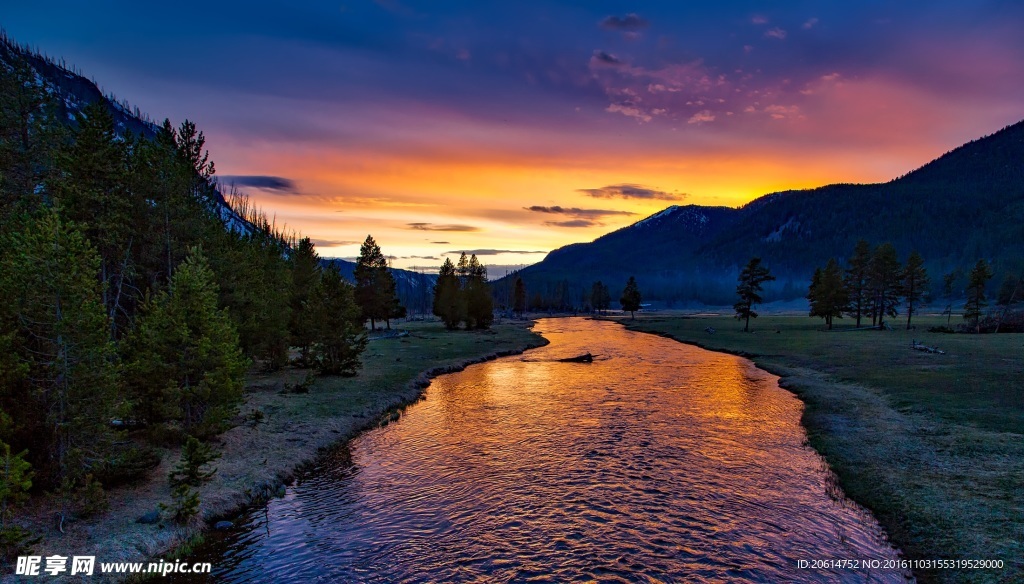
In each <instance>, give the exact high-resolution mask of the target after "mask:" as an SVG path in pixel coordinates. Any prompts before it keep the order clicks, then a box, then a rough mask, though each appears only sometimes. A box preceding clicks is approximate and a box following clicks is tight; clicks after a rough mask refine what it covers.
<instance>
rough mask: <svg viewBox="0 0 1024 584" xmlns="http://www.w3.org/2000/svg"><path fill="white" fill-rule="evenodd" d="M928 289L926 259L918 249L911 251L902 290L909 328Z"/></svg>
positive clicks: (905, 268) (904, 272)
mask: <svg viewBox="0 0 1024 584" xmlns="http://www.w3.org/2000/svg"><path fill="white" fill-rule="evenodd" d="M927 290H928V271H927V270H926V269H925V267H924V259H922V258H921V254H919V253H917V252H916V251H913V252H910V257H908V258H907V265H906V266H905V267H904V268H903V282H902V286H901V292H902V293H903V298H904V299H905V300H906V302H907V330H908V331H909V330H910V319H911V317H913V316H914V312H915V311H916V310H917V308H915V307H917V305H918V304H920V303H921V299H922V298H924V294H925V292H926V291H927Z"/></svg>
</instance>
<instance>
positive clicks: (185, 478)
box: [167, 436, 220, 487]
mask: <svg viewBox="0 0 1024 584" xmlns="http://www.w3.org/2000/svg"><path fill="white" fill-rule="evenodd" d="M218 458H220V453H218V452H215V451H214V450H213V448H212V447H211V446H210V445H209V444H203V443H202V442H200V441H199V439H198V438H196V437H195V436H189V437H187V438H186V439H185V444H184V446H182V448H181V460H179V461H178V464H176V465H175V466H174V468H173V469H171V472H170V473H168V475H167V480H168V481H169V482H170V483H171V487H177V486H179V485H188V486H190V487H198V486H199V485H201V484H203V483H205V482H207V481H209V480H210V479H211V478H213V475H215V474H217V469H215V468H214V469H210V470H204V469H203V467H205V466H206V465H208V464H210V463H211V462H213V461H215V460H217V459H218Z"/></svg>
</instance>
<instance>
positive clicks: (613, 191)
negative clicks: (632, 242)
mask: <svg viewBox="0 0 1024 584" xmlns="http://www.w3.org/2000/svg"><path fill="white" fill-rule="evenodd" d="M578 192H581V193H584V194H586V195H588V196H591V197H594V198H595V199H648V200H651V199H653V200H660V201H680V200H682V199H684V198H685V197H686V195H685V194H684V193H669V192H666V191H659V190H657V189H652V188H650V187H645V186H642V185H636V184H629V183H623V184H618V185H608V186H604V187H601V188H597V189H578Z"/></svg>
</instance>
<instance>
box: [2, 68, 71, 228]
mask: <svg viewBox="0 0 1024 584" xmlns="http://www.w3.org/2000/svg"><path fill="white" fill-rule="evenodd" d="M7 65H9V68H8V66H7ZM56 116H57V102H56V100H54V99H53V97H52V96H50V95H48V94H47V93H46V92H45V91H43V88H42V87H41V86H40V85H39V83H38V82H37V77H36V73H35V71H34V70H33V69H32V68H31V67H29V66H28V64H27V63H26V62H25V61H24V60H23V59H14V60H13V62H12V63H5V66H4V67H0V221H2V220H3V218H4V217H5V216H8V215H10V214H12V213H15V212H17V211H19V210H21V211H25V210H29V211H30V210H33V209H37V208H38V207H39V205H40V203H41V200H42V197H41V196H40V191H42V190H44V189H45V184H46V182H47V181H48V180H49V179H50V178H51V174H52V172H53V169H54V166H55V161H56V156H57V151H58V147H59V145H60V144H61V142H63V139H64V134H65V133H66V131H65V127H64V125H63V124H61V123H59V122H58V121H57V119H56Z"/></svg>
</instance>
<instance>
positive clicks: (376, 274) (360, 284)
mask: <svg viewBox="0 0 1024 584" xmlns="http://www.w3.org/2000/svg"><path fill="white" fill-rule="evenodd" d="M355 279H356V290H355V298H356V304H358V305H359V308H360V309H361V310H362V313H363V319H364V320H367V319H368V320H369V321H370V329H372V330H376V329H377V321H378V320H383V321H386V322H387V327H388V328H391V318H392V315H394V314H396V313H397V312H398V311H397V308H396V305H397V302H398V300H397V296H396V295H395V278H394V276H392V275H391V271H390V270H389V269H388V261H387V259H386V258H385V257H384V254H383V253H381V251H380V246H378V245H377V242H376V241H374V240H373V236H371V235H367V236H366V240H365V241H364V242H363V245H362V246H361V247H360V248H359V257H358V258H356V268H355Z"/></svg>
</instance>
